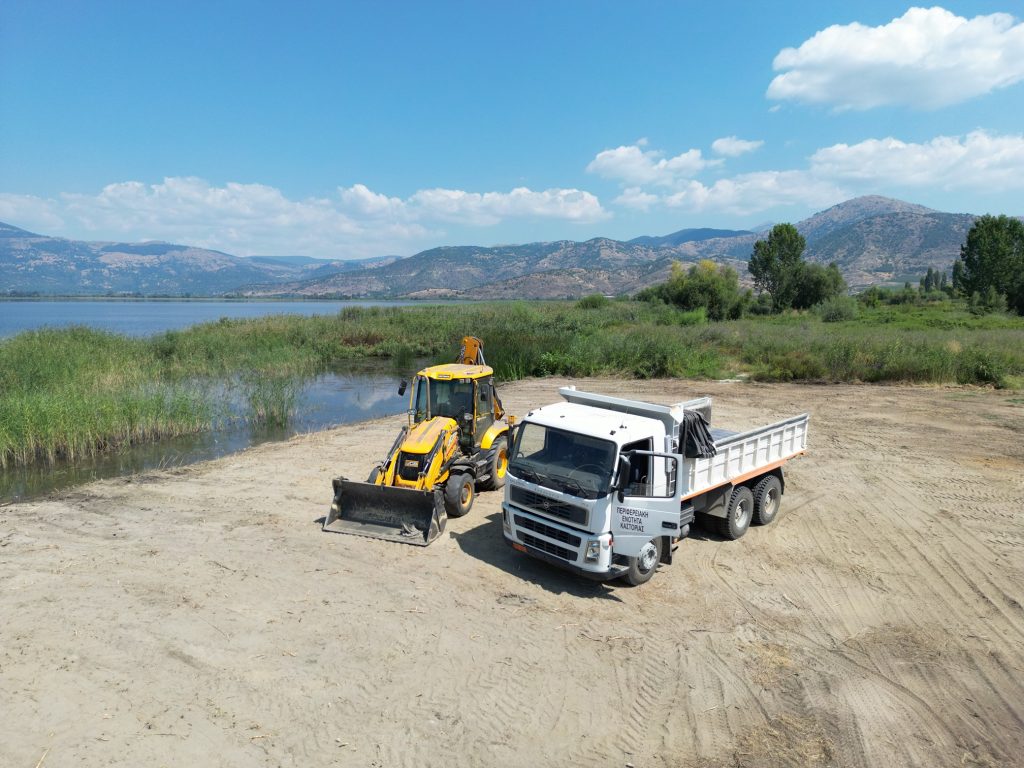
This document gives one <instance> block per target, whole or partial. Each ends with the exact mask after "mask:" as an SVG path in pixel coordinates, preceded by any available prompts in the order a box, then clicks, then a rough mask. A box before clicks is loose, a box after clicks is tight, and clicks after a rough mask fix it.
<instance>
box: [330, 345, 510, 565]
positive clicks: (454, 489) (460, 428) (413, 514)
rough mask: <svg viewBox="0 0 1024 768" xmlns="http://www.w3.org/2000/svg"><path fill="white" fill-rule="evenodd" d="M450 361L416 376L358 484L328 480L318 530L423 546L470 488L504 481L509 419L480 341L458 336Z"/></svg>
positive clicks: (463, 508) (469, 497)
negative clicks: (385, 444)
mask: <svg viewBox="0 0 1024 768" xmlns="http://www.w3.org/2000/svg"><path fill="white" fill-rule="evenodd" d="M457 359H458V362H456V363H449V364H445V365H436V366H431V367H429V368H424V369H423V370H421V371H419V373H417V374H416V377H415V379H414V380H413V386H412V392H411V393H410V396H409V424H408V425H407V426H406V427H403V428H402V431H401V432H400V433H399V435H398V438H397V439H396V440H395V443H394V445H393V446H392V447H391V450H390V451H389V452H388V455H387V457H386V458H385V459H384V460H383V461H382V462H380V464H378V465H377V466H376V467H375V468H374V469H373V471H371V472H370V476H369V477H368V478H367V481H366V482H365V483H358V482H354V481H351V480H347V479H345V478H343V477H338V478H336V479H335V480H334V482H333V485H334V503H333V504H332V505H331V511H330V513H329V514H328V515H327V517H326V518H325V522H324V526H323V528H324V530H325V531H337V532H340V533H352V534H357V535H362V536H370V537H372V538H381V539H387V540H391V541H401V542H405V543H409V544H419V545H426V544H429V543H430V542H432V541H433V540H434V539H436V538H437V537H438V536H439V535H440V534H441V532H442V531H444V528H445V524H446V523H447V518H448V516H449V515H450V516H452V517H461V516H462V515H465V514H466V513H468V512H469V510H470V509H471V508H472V506H473V500H474V498H475V496H476V491H477V490H478V489H479V490H494V489H498V488H501V487H502V486H503V485H504V484H505V472H506V470H507V468H508V429H509V425H508V423H507V421H504V420H503V418H504V417H505V411H504V410H503V408H502V406H501V400H500V399H499V398H498V394H497V392H496V391H495V388H494V371H493V370H492V369H491V368H490V367H489V366H487V365H486V364H485V363H484V356H483V343H482V342H481V341H480V340H479V339H477V338H475V337H472V336H467V337H465V338H464V339H463V340H462V347H461V349H460V352H459V356H458V358H457ZM405 391H406V384H405V382H403V383H402V385H401V387H400V388H399V394H404V393H405Z"/></svg>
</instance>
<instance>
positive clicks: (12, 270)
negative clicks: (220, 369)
mask: <svg viewBox="0 0 1024 768" xmlns="http://www.w3.org/2000/svg"><path fill="white" fill-rule="evenodd" d="M393 259H394V257H387V258H384V259H364V260H360V261H358V262H351V263H350V262H345V261H324V260H322V259H313V258H310V257H306V256H284V257H272V256H257V257H253V258H240V257H238V256H232V255H230V254H227V253H222V252H220V251H213V250H209V249H206V248H196V247H193V246H189V245H177V244H175V243H164V242H146V243H110V242H84V241H80V240H66V239H64V238H58V237H48V236H46V235H39V234H36V233H34V232H28V231H27V230H24V229H19V228H18V227H14V226H11V225H9V224H3V223H0V293H8V294H11V293H40V294H63V295H104V294H142V295H171V296H181V295H193V296H216V295H222V294H225V293H230V292H232V291H234V290H236V289H237V288H238V287H239V286H242V285H252V284H256V283H279V282H284V281H287V280H295V279H299V278H316V279H323V278H326V277H329V276H330V275H332V274H334V273H337V272H343V271H345V270H353V269H367V268H369V267H372V266H373V265H374V264H381V263H388V262H390V261H392V260H393Z"/></svg>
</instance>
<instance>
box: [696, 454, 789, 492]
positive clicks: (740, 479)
mask: <svg viewBox="0 0 1024 768" xmlns="http://www.w3.org/2000/svg"><path fill="white" fill-rule="evenodd" d="M805 453H806V451H797V452H796V453H792V454H790V455H789V456H787V457H786V458H784V459H779V460H778V461H774V462H772V463H771V464H765V465H764V466H763V467H758V468H757V469H755V470H754V471H753V472H746V473H745V474H742V475H737V476H736V477H734V478H732V479H731V480H726V481H725V482H724V483H719V484H718V485H712V486H711V487H710V488H705V489H704V490H703V491H697V492H696V493H691V494H690V495H689V496H683V497H682V498H681V499H680V501H686V500H687V499H694V498H696V497H697V496H701V495H702V494H705V493H707V492H708V491H713V490H715V488H721V487H722V486H723V485H730V484H731V485H740V484H742V483H743V482H744V481H746V480H749V479H750V478H752V477H757V476H758V475H764V474H767V473H769V472H771V471H772V470H773V469H778V468H779V467H781V466H782V465H783V464H785V463H786V462H787V461H789V460H790V459H792V458H795V457H797V456H803V455H804V454H805Z"/></svg>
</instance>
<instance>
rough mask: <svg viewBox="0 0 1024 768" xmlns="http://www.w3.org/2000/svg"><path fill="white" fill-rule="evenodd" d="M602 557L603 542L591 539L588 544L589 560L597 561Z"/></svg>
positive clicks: (587, 555)
mask: <svg viewBox="0 0 1024 768" xmlns="http://www.w3.org/2000/svg"><path fill="white" fill-rule="evenodd" d="M600 556H601V540H600V539H590V541H588V542H587V554H586V559H587V560H597V559H598V558H599V557H600Z"/></svg>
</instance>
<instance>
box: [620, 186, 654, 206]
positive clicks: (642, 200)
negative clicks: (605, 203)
mask: <svg viewBox="0 0 1024 768" xmlns="http://www.w3.org/2000/svg"><path fill="white" fill-rule="evenodd" d="M612 202H613V203H615V204H616V205H621V206H622V207H624V208H632V209H633V210H636V211H648V210H650V209H651V208H652V207H653V206H654V205H656V204H658V203H660V202H661V198H660V197H659V196H658V195H652V194H651V193H649V192H644V191H643V190H642V189H641V188H640V187H627V188H626V189H624V190H623V191H622V194H621V195H619V196H618V197H617V198H615V199H614V200H612Z"/></svg>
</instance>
